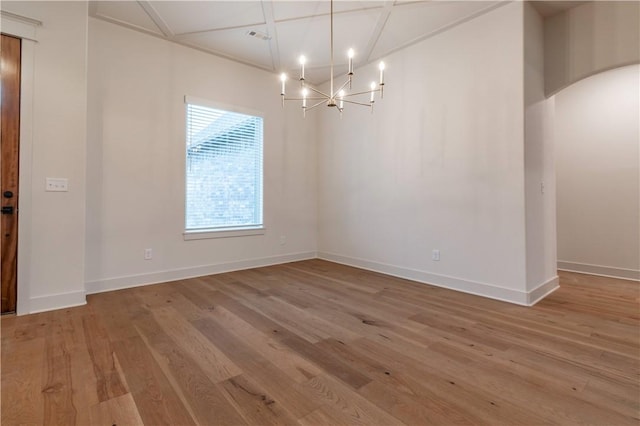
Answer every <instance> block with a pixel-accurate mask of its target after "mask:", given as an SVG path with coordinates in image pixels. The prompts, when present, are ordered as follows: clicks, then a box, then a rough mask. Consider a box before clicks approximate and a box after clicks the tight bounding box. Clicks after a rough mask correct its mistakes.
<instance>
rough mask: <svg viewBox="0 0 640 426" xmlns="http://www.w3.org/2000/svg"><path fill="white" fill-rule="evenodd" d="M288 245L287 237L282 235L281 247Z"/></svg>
mask: <svg viewBox="0 0 640 426" xmlns="http://www.w3.org/2000/svg"><path fill="white" fill-rule="evenodd" d="M285 244H287V237H286V236H284V235H280V245H281V246H283V245H285Z"/></svg>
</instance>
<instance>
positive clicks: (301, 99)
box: [284, 97, 327, 101]
mask: <svg viewBox="0 0 640 426" xmlns="http://www.w3.org/2000/svg"><path fill="white" fill-rule="evenodd" d="M305 99H306V100H308V101H326V100H327V98H325V97H322V98H315V97H314V98H284V100H285V101H303V100H305Z"/></svg>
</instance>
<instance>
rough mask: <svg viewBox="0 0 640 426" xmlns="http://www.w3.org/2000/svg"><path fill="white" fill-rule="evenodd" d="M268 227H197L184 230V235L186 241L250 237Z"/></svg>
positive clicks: (264, 230)
mask: <svg viewBox="0 0 640 426" xmlns="http://www.w3.org/2000/svg"><path fill="white" fill-rule="evenodd" d="M266 231H267V228H265V227H264V226H254V227H246V228H221V229H219V230H215V229H197V230H190V231H184V232H183V233H182V236H183V238H184V240H185V241H191V240H207V239H212V238H232V237H249V236H252V235H264V234H265V233H266Z"/></svg>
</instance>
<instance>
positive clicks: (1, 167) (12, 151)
mask: <svg viewBox="0 0 640 426" xmlns="http://www.w3.org/2000/svg"><path fill="white" fill-rule="evenodd" d="M20 51H21V42H20V39H19V38H15V37H9V36H6V35H4V34H3V35H2V46H1V50H0V66H1V70H2V71H1V86H0V90H1V92H2V100H1V102H2V103H1V104H0V105H1V107H0V109H1V115H2V117H1V120H2V121H1V122H0V127H1V132H0V133H1V135H0V136H1V139H0V151H1V152H0V175H1V176H0V178H1V179H0V180H1V182H0V191H1V193H0V206H2V215H1V216H0V217H1V218H2V219H1V220H0V231H1V232H2V233H1V234H0V236H1V238H2V241H1V242H0V256H1V258H2V265H1V268H2V269H0V273H1V275H2V276H1V277H0V281H1V283H2V313H8V312H15V310H16V294H17V285H18V279H17V278H18V273H17V272H18V164H19V161H18V160H19V151H18V150H19V146H20Z"/></svg>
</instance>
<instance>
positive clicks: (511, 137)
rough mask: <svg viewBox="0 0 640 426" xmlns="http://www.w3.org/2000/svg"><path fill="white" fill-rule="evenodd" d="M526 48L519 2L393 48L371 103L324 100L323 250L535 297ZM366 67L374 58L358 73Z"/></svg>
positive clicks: (427, 277) (474, 288)
mask: <svg viewBox="0 0 640 426" xmlns="http://www.w3.org/2000/svg"><path fill="white" fill-rule="evenodd" d="M523 55H524V52H523V4H522V3H519V2H515V3H509V4H506V5H504V6H502V7H499V8H498V9H496V10H494V11H491V12H489V13H487V14H485V15H482V16H480V17H477V18H475V19H473V20H471V21H469V22H467V23H464V24H461V25H459V26H457V27H455V28H452V29H451V30H448V31H446V32H443V33H441V34H438V35H436V36H434V37H432V38H429V39H427V40H425V41H423V42H420V43H418V44H416V45H413V46H411V47H409V48H407V49H404V50H402V51H399V52H396V53H394V54H392V55H391V56H389V57H387V58H384V59H385V62H386V63H387V70H388V72H387V74H386V75H387V82H386V83H387V86H386V91H385V99H384V100H383V101H382V102H377V103H376V111H375V112H374V114H373V115H371V114H369V111H367V110H357V109H355V108H352V109H349V110H347V111H345V113H344V118H343V119H342V120H340V119H339V117H338V116H337V114H336V113H335V112H334V111H326V112H325V113H324V114H323V116H322V118H321V121H320V123H319V124H320V132H319V134H320V138H319V141H318V161H319V166H318V176H319V199H318V206H319V241H318V245H319V252H320V256H321V257H324V258H328V259H333V260H337V261H341V262H344V263H350V264H354V265H358V266H363V267H368V268H371V269H376V270H380V271H383V272H387V273H392V274H396V275H401V276H405V277H409V278H414V279H417V280H420V281H426V282H431V283H433V284H437V285H442V286H448V287H451V288H456V289H460V290H464V291H469V292H475V293H478V294H482V295H485V296H489V297H495V298H502V299H506V300H510V301H513V302H516V303H529V302H531V300H530V298H529V294H528V293H527V285H526V281H527V280H526V272H525V271H526V265H525V264H526V253H525V245H526V244H525V192H524V182H525V178H524V172H525V170H524V93H523V92H524V82H523ZM368 74H372V75H375V68H374V67H373V66H369V67H365V68H363V69H359V70H357V73H356V80H357V81H358V80H359V81H362V79H363V80H364V82H366V81H369V80H368V79H367V78H366V76H367V75H368ZM433 249H439V250H440V251H441V260H440V261H432V260H431V252H432V250H433Z"/></svg>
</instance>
